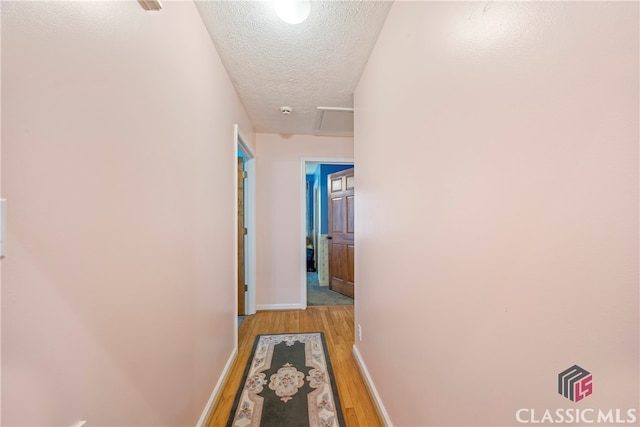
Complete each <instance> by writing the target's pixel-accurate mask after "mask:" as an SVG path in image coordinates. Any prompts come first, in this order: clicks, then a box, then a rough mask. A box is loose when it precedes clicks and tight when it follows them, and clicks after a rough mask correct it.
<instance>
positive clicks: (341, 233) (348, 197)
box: [327, 168, 355, 298]
mask: <svg viewBox="0 0 640 427" xmlns="http://www.w3.org/2000/svg"><path fill="white" fill-rule="evenodd" d="M328 186H329V191H328V193H329V200H328V203H329V236H328V237H327V238H328V239H329V289H331V290H333V291H336V292H340V293H341V294H344V295H347V296H350V297H352V298H353V296H354V288H355V277H354V276H355V275H354V255H355V242H354V231H355V230H354V225H353V218H354V215H353V213H354V208H355V198H354V191H353V190H354V175H353V168H351V169H347V170H345V171H342V172H337V173H334V174H331V175H329V182H328Z"/></svg>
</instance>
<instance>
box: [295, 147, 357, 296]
mask: <svg viewBox="0 0 640 427" xmlns="http://www.w3.org/2000/svg"><path fill="white" fill-rule="evenodd" d="M353 169H354V164H353V161H352V160H333V159H331V160H330V159H307V160H305V162H304V198H303V200H304V204H305V206H304V209H303V211H304V231H303V236H304V241H303V251H304V255H305V270H306V276H305V278H304V280H303V286H304V290H306V292H304V290H303V294H306V305H307V306H316V305H343V304H353V301H354V299H353V298H352V297H351V295H344V294H343V293H340V292H339V291H338V289H335V287H334V286H332V284H335V277H334V281H333V282H332V277H331V274H330V271H331V258H332V254H331V252H332V250H331V248H332V245H331V243H332V239H333V236H332V233H331V230H330V226H331V223H332V221H331V218H330V213H331V204H332V202H331V200H332V199H331V197H330V194H331V186H332V184H331V176H332V174H336V176H338V175H340V174H341V173H343V172H344V171H347V170H353ZM345 183H346V181H345ZM351 183H353V180H351ZM336 185H337V184H336V183H334V184H333V186H334V188H336ZM351 193H352V194H353V191H352V192H351ZM352 200H353V198H352ZM338 216H339V213H338V212H336V213H334V215H333V217H334V218H337V217H338ZM333 252H335V249H334V251H333ZM333 258H334V263H337V262H339V261H340V259H341V258H342V254H338V253H334V254H333ZM334 275H335V274H334ZM332 288H334V289H332ZM352 295H353V293H352Z"/></svg>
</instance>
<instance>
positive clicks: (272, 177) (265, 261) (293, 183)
mask: <svg viewBox="0 0 640 427" xmlns="http://www.w3.org/2000/svg"><path fill="white" fill-rule="evenodd" d="M256 150H257V151H256V229H257V236H256V276H257V279H256V280H257V283H256V288H257V295H256V301H257V306H258V309H259V310H260V309H261V308H262V309H264V308H285V307H300V306H302V305H304V304H306V301H303V300H302V296H301V295H302V294H301V290H302V286H303V285H302V280H303V277H305V276H304V275H305V272H306V265H305V264H304V263H303V262H302V261H301V260H302V258H301V251H303V248H302V242H303V240H302V239H303V234H302V227H303V222H302V211H301V209H302V208H303V203H304V199H303V198H302V197H301V190H302V188H303V187H302V185H304V184H303V182H304V181H303V180H304V176H303V172H302V161H303V159H312V158H322V159H328V158H335V159H352V158H353V138H338V137H319V136H310V135H291V136H288V135H287V136H283V135H276V134H262V133H258V134H256Z"/></svg>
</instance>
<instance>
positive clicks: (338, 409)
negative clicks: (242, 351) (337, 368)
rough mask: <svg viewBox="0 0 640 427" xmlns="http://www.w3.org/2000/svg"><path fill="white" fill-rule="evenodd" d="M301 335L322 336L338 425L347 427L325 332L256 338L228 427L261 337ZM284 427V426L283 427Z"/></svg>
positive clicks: (230, 426)
mask: <svg viewBox="0 0 640 427" xmlns="http://www.w3.org/2000/svg"><path fill="white" fill-rule="evenodd" d="M301 334H320V340H321V341H322V349H323V350H324V355H325V361H326V362H327V373H328V374H329V381H331V392H332V393H333V403H334V404H335V406H336V414H337V416H338V425H339V426H341V427H342V426H345V425H346V424H345V423H344V416H343V415H342V405H341V404H340V397H339V396H338V384H337V383H336V377H335V375H334V374H333V366H331V358H330V357H329V347H327V340H325V338H324V333H323V332H318V331H311V332H289V333H284V334H260V335H257V336H256V339H255V341H254V342H253V348H252V349H251V354H250V355H249V360H247V363H246V365H247V366H246V367H245V369H244V374H242V380H241V381H240V385H239V386H238V391H237V392H236V397H235V399H233V406H232V407H231V413H230V414H229V419H228V420H227V427H233V419H234V418H235V415H236V410H237V409H238V403H239V402H240V398H241V397H242V390H244V385H245V383H246V382H247V376H248V375H249V371H250V370H251V362H252V361H253V358H254V356H255V354H256V348H258V343H259V342H260V337H262V336H275V335H301ZM283 427H284V426H283Z"/></svg>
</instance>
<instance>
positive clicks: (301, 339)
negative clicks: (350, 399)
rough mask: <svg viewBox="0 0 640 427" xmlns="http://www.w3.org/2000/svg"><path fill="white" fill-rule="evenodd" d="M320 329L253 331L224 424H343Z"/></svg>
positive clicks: (250, 426)
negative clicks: (276, 332)
mask: <svg viewBox="0 0 640 427" xmlns="http://www.w3.org/2000/svg"><path fill="white" fill-rule="evenodd" d="M326 348H327V346H326V342H325V339H324V335H323V334H322V332H311V333H303V334H278V335H258V336H257V337H256V342H255V344H254V346H253V351H252V353H251V356H250V357H249V362H248V364H247V368H246V369H245V372H244V377H243V381H242V382H241V385H240V390H238V394H237V395H236V399H235V401H234V403H233V409H232V410H231V415H230V417H229V421H228V422H227V427H254V426H255V427H257V426H262V427H267V426H270V427H297V426H300V427H302V426H309V427H315V426H318V427H325V426H326V427H343V426H344V425H345V424H344V418H343V416H342V410H341V408H340V401H339V400H338V392H337V390H336V386H335V377H334V376H333V370H332V369H331V362H330V360H329V354H328V353H327V351H326Z"/></svg>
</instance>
